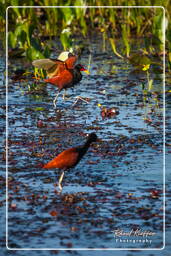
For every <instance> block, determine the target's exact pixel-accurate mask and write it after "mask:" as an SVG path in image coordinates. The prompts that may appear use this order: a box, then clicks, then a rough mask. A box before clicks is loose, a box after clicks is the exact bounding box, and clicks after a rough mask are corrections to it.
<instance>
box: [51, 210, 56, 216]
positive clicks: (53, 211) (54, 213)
mask: <svg viewBox="0 0 171 256" xmlns="http://www.w3.org/2000/svg"><path fill="white" fill-rule="evenodd" d="M50 215H51V216H53V217H56V216H58V212H57V211H55V210H52V211H51V212H50Z"/></svg>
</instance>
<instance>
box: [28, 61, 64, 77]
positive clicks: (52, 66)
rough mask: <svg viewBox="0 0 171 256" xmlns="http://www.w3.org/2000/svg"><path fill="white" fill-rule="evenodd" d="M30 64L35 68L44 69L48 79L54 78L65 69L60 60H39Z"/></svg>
mask: <svg viewBox="0 0 171 256" xmlns="http://www.w3.org/2000/svg"><path fill="white" fill-rule="evenodd" d="M32 64H33V66H35V67H37V68H42V69H45V70H46V71H47V75H48V77H53V76H56V75H58V74H59V73H60V72H62V71H63V70H65V68H66V67H65V63H64V62H63V61H61V60H51V59H40V60H34V61H33V62H32Z"/></svg>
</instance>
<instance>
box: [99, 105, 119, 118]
mask: <svg viewBox="0 0 171 256" xmlns="http://www.w3.org/2000/svg"><path fill="white" fill-rule="evenodd" d="M118 114H119V110H118V108H106V107H103V108H102V110H101V116H102V118H103V119H104V118H112V117H115V116H116V115H118Z"/></svg>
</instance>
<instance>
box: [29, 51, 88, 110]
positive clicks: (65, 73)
mask: <svg viewBox="0 0 171 256" xmlns="http://www.w3.org/2000/svg"><path fill="white" fill-rule="evenodd" d="M76 61H77V56H76V55H74V54H72V53H70V52H62V53H61V54H60V55H59V57H58V59H56V60H53V59H40V60H34V61H33V62H32V64H33V66H35V67H37V68H42V69H45V70H46V72H47V76H48V79H45V80H44V81H45V82H48V83H51V84H53V85H56V86H57V87H58V90H59V92H58V94H57V95H56V97H55V99H54V101H53V103H54V106H55V107H56V101H57V98H58V95H59V93H60V92H61V91H62V90H63V89H65V90H66V89H68V88H71V87H74V85H75V84H77V83H79V82H80V81H81V79H82V74H81V71H84V72H87V73H88V70H86V69H85V68H84V67H83V66H82V65H81V64H76Z"/></svg>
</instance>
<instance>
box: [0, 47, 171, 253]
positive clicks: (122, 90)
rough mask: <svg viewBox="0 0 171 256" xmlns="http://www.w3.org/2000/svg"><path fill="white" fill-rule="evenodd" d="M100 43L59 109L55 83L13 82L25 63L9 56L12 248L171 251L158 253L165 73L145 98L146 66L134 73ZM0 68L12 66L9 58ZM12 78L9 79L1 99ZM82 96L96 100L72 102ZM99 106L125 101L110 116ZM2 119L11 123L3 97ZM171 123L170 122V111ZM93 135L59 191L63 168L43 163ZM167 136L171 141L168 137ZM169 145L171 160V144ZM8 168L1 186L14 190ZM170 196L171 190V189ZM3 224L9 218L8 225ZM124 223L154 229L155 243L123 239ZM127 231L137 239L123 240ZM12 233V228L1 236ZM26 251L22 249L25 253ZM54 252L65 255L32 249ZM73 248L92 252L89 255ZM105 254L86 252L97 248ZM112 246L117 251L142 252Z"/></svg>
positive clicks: (84, 59) (128, 226)
mask: <svg viewBox="0 0 171 256" xmlns="http://www.w3.org/2000/svg"><path fill="white" fill-rule="evenodd" d="M92 47H94V53H93V56H92V64H91V70H90V72H91V74H90V75H89V76H86V75H84V76H83V79H82V81H81V83H80V84H79V85H77V86H76V87H75V88H74V90H68V95H69V97H70V98H68V99H67V100H65V101H63V100H62V95H61V97H59V99H58V103H57V108H56V109H54V107H53V103H52V100H53V98H54V95H55V93H56V92H57V90H56V88H55V87H53V86H52V85H50V84H48V85H47V86H44V84H42V87H40V88H41V90H39V91H37V92H35V91H34V93H33V91H30V92H29V91H28V88H29V86H28V84H29V85H30V86H32V83H33V81H28V80H27V79H25V80H23V81H20V82H14V81H12V80H11V79H10V77H11V74H12V72H13V70H15V69H16V67H17V68H19V67H21V62H22V61H23V60H21V59H19V60H11V61H10V65H9V71H10V72H9V94H8V106H9V107H8V119H9V129H8V133H9V154H8V155H9V157H8V158H9V159H8V161H9V165H8V189H9V201H8V202H9V210H8V246H9V247H10V248H11V249H12V248H40V249H42V248H50V249H52V248H53V249H54V250H55V249H56V250H58V249H60V248H64V249H72V248H134V249H135V248H143V249H153V248H154V249H155V251H147V252H146V251H143V255H146V254H147V253H149V255H168V254H167V252H168V251H167V250H165V252H166V254H163V252H164V251H158V252H157V251H156V249H160V248H162V247H163V165H164V163H163V96H162V74H155V73H152V71H151V73H150V76H151V78H152V79H153V88H152V89H151V93H150V94H149V95H147V96H146V98H145V96H144V95H143V93H142V86H141V84H142V83H144V84H146V75H145V74H144V73H135V72H133V68H132V66H131V65H130V64H129V63H127V62H126V61H125V60H124V61H123V60H122V59H118V58H116V57H114V56H113V55H112V54H111V55H110V54H109V53H108V54H107V53H102V52H101V49H100V48H97V45H93V46H92ZM82 63H83V64H87V63H88V54H86V53H85V54H83V57H82ZM0 68H1V70H2V71H3V70H4V62H3V61H2V62H1V66H0ZM2 76H3V75H2ZM2 81H4V77H2ZM3 84H4V82H1V87H2V90H1V95H2V100H4V98H3V95H4V88H3ZM39 84H41V83H40V82H39ZM77 95H80V96H82V97H86V98H89V100H90V101H89V103H88V104H86V103H83V102H78V104H76V105H75V106H74V107H71V105H72V103H73V101H74V97H75V96H77ZM167 100H168V99H167ZM168 101H169V100H168ZM98 104H101V105H102V106H104V107H107V108H111V107H117V108H118V109H119V115H116V116H115V117H112V118H104V119H103V118H102V116H101V108H100V107H99V105H98ZM168 107H169V105H168ZM1 117H2V118H1V124H2V119H3V118H4V101H2V104H1ZM166 125H167V126H166V128H167V129H168V127H169V126H168V120H167V118H166ZM1 130H2V132H3V129H2V128H1ZM90 132H96V134H97V136H98V137H99V140H98V142H97V143H94V144H93V145H92V147H91V148H90V149H89V151H88V153H87V154H86V155H85V157H84V158H83V159H82V160H81V162H80V163H79V164H78V165H77V166H76V167H75V168H74V169H73V170H71V171H70V172H67V173H66V175H65V178H64V181H63V191H62V193H61V194H59V193H58V187H56V184H57V181H58V178H59V175H60V171H58V170H43V169H42V168H41V164H42V163H45V162H47V161H49V160H50V159H52V158H53V157H54V156H56V155H57V154H58V153H59V152H61V151H62V150H64V149H66V148H69V147H72V146H76V145H80V144H82V143H84V141H85V139H86V134H88V133H90ZM4 135H5V132H4ZM4 141H5V140H3V148H2V160H3V164H5V153H4V152H5V146H4ZM167 143H168V145H169V144H170V141H169V138H168V142H167ZM166 151H167V152H166V153H167V155H166V157H167V159H168V156H169V152H170V151H169V150H168V149H166ZM167 162H168V161H167ZM0 175H1V176H0V179H1V184H2V192H5V187H4V186H5V180H4V170H3V171H1V174H0ZM166 195H168V196H169V189H167V191H166ZM4 198H5V197H2V198H1V202H0V206H1V207H0V210H1V212H4V206H5V202H4ZM169 200H170V198H169ZM1 215H2V213H1ZM4 221H5V219H4V218H2V221H1V225H2V226H3V227H4ZM116 229H121V230H123V231H125V232H126V231H127V232H129V231H131V230H134V231H135V230H141V231H151V232H153V233H154V235H153V236H152V237H151V238H150V237H147V239H146V240H144V238H143V239H142V237H140V236H137V237H135V236H131V237H121V240H122V241H121V240H116V237H114V233H113V231H114V230H116ZM124 238H126V239H127V238H129V241H128V240H125V242H124V241H123V240H124ZM4 239H5V234H4V233H3V237H2V239H1V241H3V240H4ZM130 240H131V241H130ZM139 240H141V241H139ZM150 240H151V242H150ZM4 253H5V250H4ZM26 253H27V252H23V251H21V252H17V255H27V254H26ZM53 253H54V254H57V253H58V254H62V253H63V254H64V253H66V252H59V251H50V252H47V251H33V255H38V254H40V255H49V254H53ZM68 253H71V254H75V255H77V254H78V255H84V254H85V253H86V252H84V251H82V252H80V251H78V252H74V251H73V252H68ZM105 253H106V254H107V252H105ZM105 253H104V252H103V251H102V252H100V251H94V252H91V251H90V252H87V254H88V255H90V254H92V255H97V254H98V255H105ZM108 253H109V252H108ZM110 253H111V254H108V255H115V253H116V254H117V255H132V254H134V253H133V252H128V251H113V252H110ZM135 253H137V254H138V252H137V251H136V252H135ZM9 254H10V253H9ZM11 254H12V252H11ZM140 254H141V253H140V252H139V255H140ZM141 255H142V254H141Z"/></svg>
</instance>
